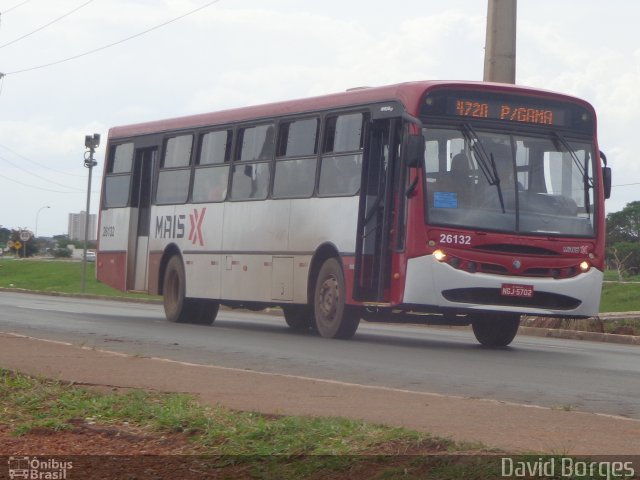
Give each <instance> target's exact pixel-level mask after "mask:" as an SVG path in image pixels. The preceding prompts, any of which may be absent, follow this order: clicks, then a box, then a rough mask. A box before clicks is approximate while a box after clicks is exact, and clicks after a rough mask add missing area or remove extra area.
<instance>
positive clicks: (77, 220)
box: [69, 210, 98, 242]
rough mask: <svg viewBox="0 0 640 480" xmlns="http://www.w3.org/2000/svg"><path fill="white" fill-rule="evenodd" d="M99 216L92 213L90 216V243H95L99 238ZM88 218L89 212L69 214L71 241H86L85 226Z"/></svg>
mask: <svg viewBox="0 0 640 480" xmlns="http://www.w3.org/2000/svg"><path fill="white" fill-rule="evenodd" d="M97 217H98V216H97V215H96V214H94V213H92V214H90V215H89V239H88V240H89V241H90V242H95V241H96V238H97V228H96V226H97V224H98V219H97ZM86 218H87V212H85V211H84V210H83V211H81V212H80V213H70V214H69V239H70V240H81V241H82V240H84V226H85V221H86Z"/></svg>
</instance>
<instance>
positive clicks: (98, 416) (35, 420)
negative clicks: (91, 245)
mask: <svg viewBox="0 0 640 480" xmlns="http://www.w3.org/2000/svg"><path fill="white" fill-rule="evenodd" d="M0 411H2V412H3V418H4V421H5V422H6V423H8V424H10V425H12V426H14V428H13V434H14V435H23V434H25V433H27V432H29V431H30V430H32V429H34V428H43V427H44V428H49V429H52V430H64V429H72V428H74V425H75V424H77V421H78V420H79V419H80V420H83V421H84V420H88V421H91V422H94V423H99V424H101V425H116V424H119V423H122V422H127V423H129V424H132V425H139V426H146V427H151V429H152V430H153V431H156V432H189V433H190V435H191V437H192V440H193V442H194V446H200V447H204V448H205V449H206V451H207V453H210V454H216V455H348V454H360V453H363V452H367V451H370V450H371V449H375V448H376V447H378V446H380V445H382V444H386V443H389V442H394V443H402V444H406V445H414V444H415V445H426V444H428V445H430V446H433V447H434V448H435V449H437V450H440V451H442V450H444V451H446V450H447V449H449V448H452V446H453V445H454V444H453V442H451V441H448V440H433V439H432V438H431V437H430V436H428V435H426V434H419V433H417V432H411V431H409V430H404V429H401V428H391V427H385V426H380V425H373V424H369V423H365V422H361V421H355V420H347V419H344V418H322V417H286V416H282V417H280V416H265V415H261V414H259V413H254V412H236V411H232V410H229V409H227V408H224V407H220V406H217V407H205V406H203V405H201V404H200V403H198V402H197V401H196V399H195V398H194V397H193V396H190V395H185V394H159V393H149V392H146V391H143V390H133V391H129V392H126V393H109V394H105V393H99V392H97V391H94V390H90V389H87V388H83V387H78V386H74V385H72V384H69V383H65V382H60V381H52V380H47V379H41V378H33V377H29V376H26V375H22V374H20V373H16V372H11V371H8V370H5V369H0Z"/></svg>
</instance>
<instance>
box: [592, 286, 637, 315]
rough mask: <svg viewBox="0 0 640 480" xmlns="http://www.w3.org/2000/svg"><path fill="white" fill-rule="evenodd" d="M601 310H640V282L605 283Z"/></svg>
mask: <svg viewBox="0 0 640 480" xmlns="http://www.w3.org/2000/svg"><path fill="white" fill-rule="evenodd" d="M600 311H601V312H637V311H640V284H637V283H619V282H612V283H609V282H607V283H605V284H604V285H603V286H602V297H601V301H600Z"/></svg>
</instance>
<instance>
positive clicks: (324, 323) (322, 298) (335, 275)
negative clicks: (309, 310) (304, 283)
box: [313, 257, 360, 338]
mask: <svg viewBox="0 0 640 480" xmlns="http://www.w3.org/2000/svg"><path fill="white" fill-rule="evenodd" d="M313 313H314V318H315V323H316V328H317V329H318V333H320V335H321V336H323V337H325V338H351V337H353V335H354V334H355V333H356V330H357V329H358V325H359V324H360V317H359V316H358V315H357V313H356V312H355V311H354V310H353V309H352V308H351V307H349V305H347V304H346V288H345V283H344V274H343V273H342V267H341V265H340V263H339V262H338V260H337V259H336V258H333V257H332V258H328V259H327V260H325V262H324V263H323V264H322V267H320V271H319V272H318V277H317V278H316V284H315V291H314V302H313Z"/></svg>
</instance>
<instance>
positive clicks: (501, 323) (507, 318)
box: [471, 314, 520, 348]
mask: <svg viewBox="0 0 640 480" xmlns="http://www.w3.org/2000/svg"><path fill="white" fill-rule="evenodd" d="M471 326H472V328H473V334H474V335H475V336H476V339H477V340H478V342H480V344H482V345H484V346H485V347H492V348H497V347H506V346H507V345H509V344H510V343H511V342H512V341H513V339H514V338H515V336H516V334H517V333H518V328H519V327H520V315H518V314H486V315H481V316H478V317H476V318H474V319H473V320H472V322H471Z"/></svg>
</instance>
